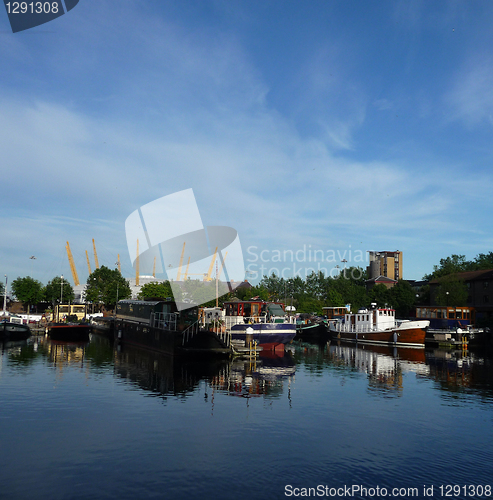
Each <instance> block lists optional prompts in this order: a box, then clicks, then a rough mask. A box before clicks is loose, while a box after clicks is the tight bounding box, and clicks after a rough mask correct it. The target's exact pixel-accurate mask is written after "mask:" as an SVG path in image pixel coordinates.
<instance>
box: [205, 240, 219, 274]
mask: <svg viewBox="0 0 493 500" xmlns="http://www.w3.org/2000/svg"><path fill="white" fill-rule="evenodd" d="M216 255H217V247H216V249H215V250H214V255H213V256H212V260H211V265H210V266H209V271H208V272H207V275H206V276H205V278H204V281H211V280H212V278H211V274H212V269H213V268H214V262H216Z"/></svg>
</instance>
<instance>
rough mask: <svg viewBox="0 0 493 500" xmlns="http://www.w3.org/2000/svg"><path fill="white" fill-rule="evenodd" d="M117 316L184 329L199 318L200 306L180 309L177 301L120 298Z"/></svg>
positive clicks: (123, 319)
mask: <svg viewBox="0 0 493 500" xmlns="http://www.w3.org/2000/svg"><path fill="white" fill-rule="evenodd" d="M116 318H117V319H118V320H122V321H130V322H134V323H142V324H146V325H149V326H151V327H155V328H164V329H168V330H177V331H182V330H184V329H186V328H188V327H189V326H190V325H192V324H193V323H195V322H197V319H198V307H196V306H195V307H191V308H188V309H184V310H181V311H178V307H177V305H176V302H175V301H174V300H171V299H169V300H168V299H167V300H120V301H119V302H118V304H117V306H116Z"/></svg>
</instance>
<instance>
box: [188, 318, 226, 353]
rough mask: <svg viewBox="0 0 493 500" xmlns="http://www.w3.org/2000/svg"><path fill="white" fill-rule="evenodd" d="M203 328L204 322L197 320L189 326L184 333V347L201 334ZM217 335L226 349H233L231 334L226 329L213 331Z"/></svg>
mask: <svg viewBox="0 0 493 500" xmlns="http://www.w3.org/2000/svg"><path fill="white" fill-rule="evenodd" d="M201 326H202V322H201V321H200V320H197V321H196V322H195V323H192V324H191V325H190V326H188V327H187V328H186V329H185V330H183V333H182V341H181V343H182V345H185V344H187V343H188V342H190V340H191V339H192V338H193V337H195V335H197V333H199V332H200V328H201ZM211 331H212V332H213V333H215V334H216V336H217V337H218V339H219V340H221V341H222V342H223V343H224V345H225V346H226V347H231V332H229V331H227V330H226V329H224V328H221V327H218V328H214V329H212V330H211Z"/></svg>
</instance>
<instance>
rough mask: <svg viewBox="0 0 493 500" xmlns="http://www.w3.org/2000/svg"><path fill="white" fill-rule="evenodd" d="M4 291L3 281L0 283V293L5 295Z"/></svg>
mask: <svg viewBox="0 0 493 500" xmlns="http://www.w3.org/2000/svg"><path fill="white" fill-rule="evenodd" d="M4 293H5V285H4V284H3V283H0V295H1V296H2V297H3V294H4Z"/></svg>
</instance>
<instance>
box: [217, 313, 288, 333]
mask: <svg viewBox="0 0 493 500" xmlns="http://www.w3.org/2000/svg"><path fill="white" fill-rule="evenodd" d="M279 320H281V321H279ZM255 323H262V324H265V323H289V324H294V325H295V324H296V317H295V316H284V317H281V316H273V317H272V318H271V319H270V321H269V320H268V319H267V315H263V316H225V317H224V325H225V327H226V331H230V330H231V328H232V327H233V326H234V325H253V324H255Z"/></svg>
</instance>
